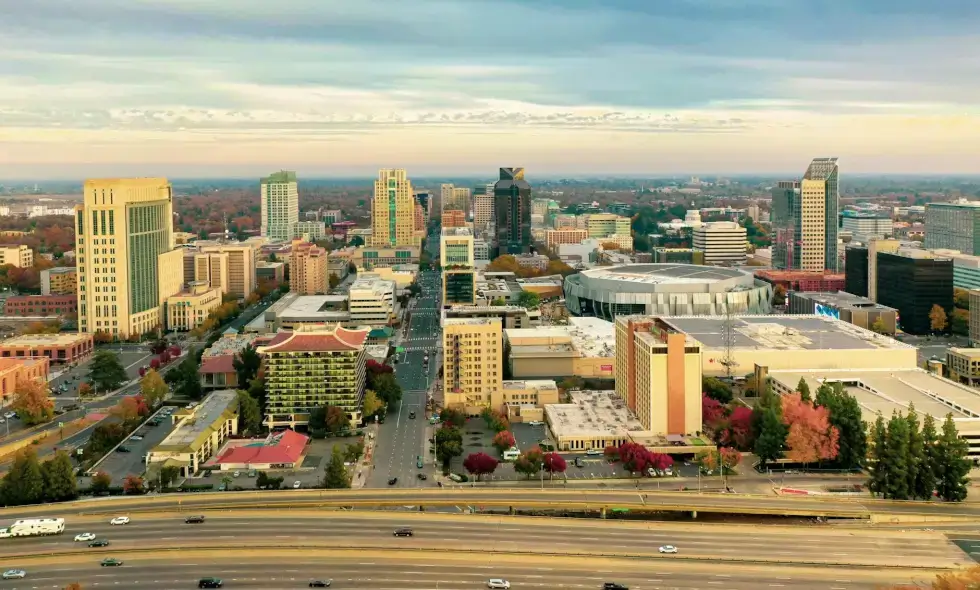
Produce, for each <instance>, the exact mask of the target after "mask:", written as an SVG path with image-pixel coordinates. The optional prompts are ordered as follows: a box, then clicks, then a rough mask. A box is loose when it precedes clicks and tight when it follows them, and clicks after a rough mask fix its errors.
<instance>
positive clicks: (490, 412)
mask: <svg viewBox="0 0 980 590" xmlns="http://www.w3.org/2000/svg"><path fill="white" fill-rule="evenodd" d="M480 417H481V418H483V421H484V422H486V424H487V427H488V428H490V429H491V430H493V431H494V432H503V431H504V430H509V429H510V421H509V420H507V416H505V415H504V414H503V413H501V412H499V411H498V410H494V409H491V408H484V409H483V411H482V412H480Z"/></svg>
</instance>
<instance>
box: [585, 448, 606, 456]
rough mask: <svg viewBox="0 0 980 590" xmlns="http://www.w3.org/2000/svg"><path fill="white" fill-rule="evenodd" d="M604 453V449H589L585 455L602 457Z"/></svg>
mask: <svg viewBox="0 0 980 590" xmlns="http://www.w3.org/2000/svg"><path fill="white" fill-rule="evenodd" d="M604 452H605V451H604V450H603V449H589V450H588V451H585V454H586V455H601V454H602V453H604Z"/></svg>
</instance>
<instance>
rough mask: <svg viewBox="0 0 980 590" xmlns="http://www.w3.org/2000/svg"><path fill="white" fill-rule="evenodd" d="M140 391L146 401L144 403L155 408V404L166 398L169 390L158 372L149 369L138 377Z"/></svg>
mask: <svg viewBox="0 0 980 590" xmlns="http://www.w3.org/2000/svg"><path fill="white" fill-rule="evenodd" d="M140 393H141V394H143V399H144V400H145V401H146V404H147V405H148V406H149V407H151V408H155V407H156V406H157V404H159V403H160V402H162V401H163V400H164V399H166V398H167V394H168V393H170V390H169V389H168V388H167V384H166V383H164V382H163V377H161V376H160V373H157V372H156V371H155V370H153V369H150V370H149V371H147V372H146V375H143V378H142V379H140Z"/></svg>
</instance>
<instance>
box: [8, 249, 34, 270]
mask: <svg viewBox="0 0 980 590" xmlns="http://www.w3.org/2000/svg"><path fill="white" fill-rule="evenodd" d="M5 264H10V265H13V266H16V267H18V268H30V267H31V266H34V251H33V250H31V249H30V248H29V247H28V246H25V245H23V244H21V245H19V246H17V245H15V246H0V266H3V265H5Z"/></svg>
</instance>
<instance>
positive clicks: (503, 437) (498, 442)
mask: <svg viewBox="0 0 980 590" xmlns="http://www.w3.org/2000/svg"><path fill="white" fill-rule="evenodd" d="M491 444H493V448H495V449H497V451H498V452H500V453H503V452H504V451H506V450H507V449H509V448H511V447H512V446H514V445H516V444H517V439H515V438H514V435H513V434H511V433H510V431H509V430H503V431H501V432H498V433H497V434H496V435H495V436H494V437H493V442H492V443H491Z"/></svg>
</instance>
